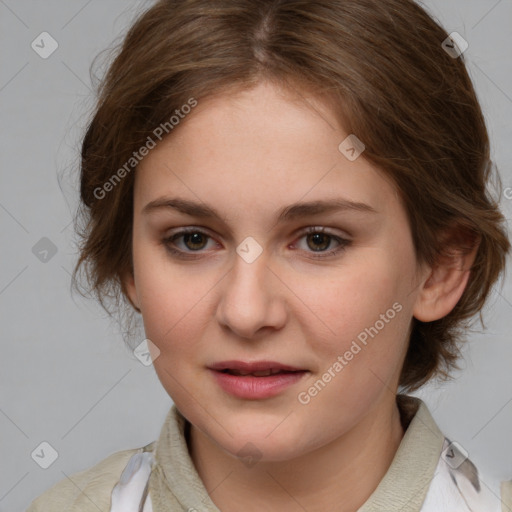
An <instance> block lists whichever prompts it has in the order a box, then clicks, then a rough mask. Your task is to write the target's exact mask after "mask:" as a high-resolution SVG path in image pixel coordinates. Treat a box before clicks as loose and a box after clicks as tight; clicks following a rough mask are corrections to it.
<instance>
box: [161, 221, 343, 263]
mask: <svg viewBox="0 0 512 512" xmlns="http://www.w3.org/2000/svg"><path fill="white" fill-rule="evenodd" d="M302 239H305V241H306V248H304V247H302V248H301V250H303V251H305V252H309V253H310V256H308V257H312V258H318V259H320V258H328V257H332V256H335V255H336V254H338V253H339V252H341V251H343V250H345V248H346V247H348V246H349V245H350V244H351V241H350V240H347V239H345V238H343V237H341V236H338V235H334V234H332V233H329V232H327V231H326V230H325V228H323V227H309V228H307V230H306V231H305V232H303V234H302V236H300V238H299V240H302ZM209 241H213V238H212V237H211V236H210V235H208V234H207V233H205V232H204V231H202V230H200V229H198V228H194V227H190V228H186V229H182V230H181V231H178V232H176V233H174V234H172V235H170V236H168V237H166V238H164V239H163V240H162V243H163V245H164V246H165V248H166V250H167V251H168V252H169V253H171V254H172V255H173V256H175V257H177V258H183V259H196V258H200V257H201V255H202V252H203V249H207V248H208V242H209ZM333 241H334V242H335V244H336V245H335V247H334V248H333V249H330V250H328V249H329V248H330V247H331V246H332V243H333ZM180 242H181V243H180ZM217 245H218V244H217ZM214 246H215V243H214ZM194 252H195V253H197V254H194ZM311 253H317V254H311Z"/></svg>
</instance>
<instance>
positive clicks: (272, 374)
mask: <svg viewBox="0 0 512 512" xmlns="http://www.w3.org/2000/svg"><path fill="white" fill-rule="evenodd" d="M208 369H209V370H211V371H212V372H213V375H214V377H215V380H216V382H217V383H218V384H219V385H220V387H221V389H223V390H224V391H225V392H227V393H229V394H230V395H233V396H235V397H237V398H243V399H249V400H258V399H265V398H270V397H272V396H275V395H278V394H280V393H281V392H282V391H284V390H285V389H286V388H288V387H289V386H292V385H293V384H295V383H296V382H298V381H299V380H301V379H302V378H303V377H304V375H306V374H307V373H309V371H308V370H306V369H301V368H297V367H294V366H290V365H285V364H281V363H278V362H275V361H256V362H251V363H249V362H244V361H223V362H219V363H215V364H213V365H210V366H209V367H208Z"/></svg>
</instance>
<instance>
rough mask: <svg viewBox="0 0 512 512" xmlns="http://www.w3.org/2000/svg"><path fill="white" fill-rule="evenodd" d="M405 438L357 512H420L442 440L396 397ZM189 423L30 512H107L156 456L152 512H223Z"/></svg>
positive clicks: (178, 422) (170, 422)
mask: <svg viewBox="0 0 512 512" xmlns="http://www.w3.org/2000/svg"><path fill="white" fill-rule="evenodd" d="M397 402H398V405H399V408H400V413H401V418H402V424H403V425H404V428H406V431H405V435H404V437H403V439H402V441H401V443H400V446H399V448H398V450H397V452H396V454H395V457H394V458H393V461H392V463H391V465H390V467H389V469H388V471H387V472H386V474H385V475H384V477H383V479H382V480H381V482H380V483H379V485H378V486H377V488H376V489H375V491H374V492H373V493H372V495H371V496H370V497H369V498H368V500H367V501H366V502H365V504H364V505H363V506H362V507H361V508H360V509H359V510H358V512H387V511H394V512H395V511H397V510H400V512H419V511H420V509H421V506H422V503H423V501H424V499H425V496H426V494H427V491H428V488H429V484H430V482H431V480H432V478H433V476H434V471H435V469H436V466H437V463H438V461H439V457H440V454H441V451H442V448H443V442H444V436H443V434H442V433H441V431H440V430H439V428H438V427H437V425H436V423H435V421H434V419H433V418H432V416H431V414H430V412H429V411H428V408H427V406H426V405H425V403H424V402H422V401H421V400H420V399H418V398H414V397H409V396H405V395H398V396H397ZM186 425H187V422H186V420H185V419H184V418H183V416H182V415H181V414H180V413H179V411H178V410H177V409H176V407H175V406H173V407H171V409H170V411H169V413H168V415H167V418H166V420H165V422H164V425H163V427H162V430H161V433H160V436H159V439H158V441H155V442H153V443H150V444H148V445H146V446H145V447H143V448H139V449H133V450H124V451H121V452H117V453H114V454H112V455H111V456H110V457H107V458H106V459H104V460H103V461H101V462H100V463H99V464H97V465H96V466H94V467H92V468H90V469H88V470H85V471H82V472H80V473H76V474H74V475H72V476H71V477H70V480H68V479H64V480H62V481H60V482H58V483H57V484H56V485H54V486H53V487H52V488H51V489H49V490H48V491H46V492H45V493H44V494H43V495H41V496H40V497H39V498H37V499H36V500H34V501H33V502H32V504H31V506H30V507H29V509H28V510H27V512H56V511H61V510H66V511H67V512H98V511H101V512H109V510H110V504H111V502H110V498H111V494H112V489H113V488H114V486H115V484H116V483H117V482H118V480H119V478H120V475H121V473H122V472H123V469H124V468H125V466H126V464H127V463H128V460H129V459H130V457H131V456H132V455H133V454H135V453H137V452H141V451H150V452H153V453H154V455H155V461H156V464H155V466H154V469H153V472H152V473H151V477H150V481H149V495H150V497H151V501H152V504H153V511H154V512H183V511H186V512H220V511H219V509H218V508H217V507H216V506H215V504H214V503H213V502H212V501H211V499H210V497H209V496H208V493H207V491H206V489H205V487H204V485H203V483H202V481H201V479H200V478H199V475H198V474H197V471H196V470H195V467H194V465H193V462H192V460H191V458H190V456H189V453H188V449H187V443H186V439H185V435H184V430H185V427H186ZM501 493H502V500H503V505H502V508H503V512H512V481H508V482H503V483H502V485H501Z"/></svg>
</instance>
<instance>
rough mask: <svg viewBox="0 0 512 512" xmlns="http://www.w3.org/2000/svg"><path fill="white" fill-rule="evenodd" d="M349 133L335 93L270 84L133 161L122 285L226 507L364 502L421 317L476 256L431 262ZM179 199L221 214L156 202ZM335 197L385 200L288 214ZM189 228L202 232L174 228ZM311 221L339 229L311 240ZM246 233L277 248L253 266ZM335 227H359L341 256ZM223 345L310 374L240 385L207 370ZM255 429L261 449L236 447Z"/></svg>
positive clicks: (225, 354) (385, 457)
mask: <svg viewBox="0 0 512 512" xmlns="http://www.w3.org/2000/svg"><path fill="white" fill-rule="evenodd" d="M302 98H304V95H303V96H302ZM348 135H349V134H348V133H346V132H344V130H343V128H342V127H340V126H339V125H338V124H337V121H336V119H335V118H334V116H333V114H332V113H331V112H330V111H329V109H328V107H327V106H326V105H325V104H324V103H322V101H320V100H318V99H315V98H313V97H311V96H308V97H307V101H305V100H304V99H300V98H299V97H297V96H295V95H293V94H292V92H290V91H288V90H285V89H281V88H279V87H277V86H276V85H272V84H270V83H268V82H261V83H259V84H258V85H257V86H256V87H255V88H253V89H252V90H248V91H247V90H246V91H242V92H239V93H236V94H229V95H224V96H218V97H212V98H209V99H206V100H203V101H200V102H199V105H198V106H197V107H196V108H195V109H194V111H193V113H191V114H190V115H189V116H187V118H186V119H185V120H184V121H182V123H181V124H180V125H179V126H178V127H176V128H175V130H174V131H173V132H172V133H171V135H170V136H168V137H167V139H164V141H163V142H162V143H161V144H160V145H159V146H157V147H156V148H155V149H153V150H152V151H151V152H150V153H149V155H148V156H147V157H146V158H145V159H144V160H143V161H142V162H141V164H140V165H139V167H138V169H137V175H136V182H135V192H134V228H133V259H134V272H133V275H128V276H126V287H127V290H128V294H129V298H130V300H131V301H132V303H133V304H134V305H135V306H136V307H138V308H139V309H140V310H141V313H142V316H143V321H144V325H145V329H146V335H147V337H148V338H149V339H150V340H151V341H152V342H153V343H154V344H155V346H156V347H158V350H159V354H158V357H156V354H157V352H156V351H155V350H154V349H153V354H154V357H156V358H155V360H154V367H155V370H156V372H157V374H158V377H159V379H160V381H161V383H162V385H163V386H164V388H165V389H166V391H167V392H168V393H169V395H170V396H171V397H172V399H173V401H174V402H175V403H176V405H177V407H178V409H179V410H180V411H181V412H182V414H183V415H184V416H185V417H186V418H187V419H188V420H189V421H190V422H191V424H192V429H191V436H190V440H189V450H190V453H191V456H192V459H193V461H194V464H195V466H196V468H197V470H198V472H199V475H200V476H201V478H202V480H203V482H204V483H205V486H206V488H207V489H208V490H209V491H210V492H211V498H212V500H213V501H214V502H215V503H216V505H217V506H218V507H219V508H220V509H221V510H222V511H223V512H226V511H239V510H245V511H252V510H286V511H295V510H297V511H299V510H304V509H306V510H308V511H310V512H313V511H317V510H318V511H320V510H322V511H323V512H325V511H330V510H336V511H337V512H340V511H341V512H343V511H347V512H348V511H355V510H357V508H358V507H360V506H361V505H362V504H363V503H364V502H365V501H366V500H367V498H368V497H369V495H370V494H371V493H372V492H373V491H374V489H375V488H376V487H377V485H378V483H379V482H380V480H381V479H382V477H383V476H384V474H385V472H386V470H387V469H388V467H389V465H390V464H391V461H392V459H393V456H394V455H395V452H396V450H397V448H398V446H399V444H400V441H401V439H402V437H403V430H402V427H401V424H400V417H399V412H398V409H397V406H396V402H395V395H396V391H397V387H398V379H399V374H400V370H401V367H402V363H403V360H404V357H405V352H406V349H407V344H408V333H409V327H410V323H411V319H412V317H413V316H416V317H417V318H418V319H420V320H423V321H430V320H434V319H437V318H441V317H443V316H445V315H446V314H447V313H448V312H449V311H451V309H452V308H453V307H454V306H455V304H456V303H457V301H458V300H459V298H460V296H461V294H462V292H463V290H464V287H465V285H466V282H467V278H468V276H469V271H468V270H464V268H466V269H467V268H469V265H470V264H471V261H472V259H471V258H472V256H474V253H473V254H472V255H469V256H467V257H463V256H460V257H459V258H458V259H457V258H454V259H453V260H450V262H449V264H448V263H447V264H446V265H444V266H439V268H437V267H436V268H435V269H431V268H427V267H423V266H419V265H418V264H417V261H416V258H415V252H414V248H413V244H412V238H411V233H410V229H409V225H408V221H407V216H406V213H405V210H404V209H403V206H402V205H401V203H400V201H399V200H398V196H397V194H396V190H395V188H394V185H393V184H392V183H391V182H390V180H389V179H388V178H386V177H385V176H384V175H383V174H382V172H381V171H379V170H378V169H376V168H374V167H373V166H372V165H371V164H370V163H369V162H368V161H366V160H365V158H364V153H363V154H362V155H361V156H360V157H359V158H357V159H356V160H355V161H353V162H352V161H349V160H348V159H347V158H345V156H344V155H343V154H342V153H341V152H340V151H339V149H338V145H339V144H340V142H341V141H343V140H344V139H345V138H346V137H347V136H348ZM177 197H179V198H182V199H187V200H190V201H195V202H197V203H200V204H208V205H209V206H211V207H212V208H214V209H215V210H217V211H218V212H219V214H220V218H219V219H208V218H199V217H195V216H190V215H186V214H183V213H180V212H178V211H176V210H175V209H172V208H169V207H159V208H153V209H150V210H146V211H143V209H144V208H145V207H146V205H147V204H148V203H150V202H152V201H155V200H162V199H166V198H177ZM333 198H344V199H348V200H350V201H357V202H361V203H365V204H367V205H369V206H371V207H372V208H373V209H374V210H375V211H376V212H375V213H372V212H364V211H338V212H334V213H333V212H331V213H322V214H318V215H309V216H308V217H306V218H297V219H293V220H287V221H283V222H279V223H278V222H277V214H278V212H279V211H280V210H281V209H282V208H284V207H286V206H289V205H291V204H292V203H296V202H306V201H314V200H326V199H333ZM184 227H194V228H197V229H199V230H200V231H201V232H203V233H205V235H206V236H204V235H203V237H197V235H196V238H195V239H193V240H190V239H189V240H188V242H187V243H186V240H187V239H186V238H184V237H180V238H177V239H175V240H174V242H172V241H169V238H170V237H171V236H172V235H175V234H176V233H177V232H178V231H180V229H182V228H184ZM308 227H318V228H322V227H323V228H324V229H325V231H326V232H327V233H328V234H329V235H332V237H329V236H327V237H324V238H322V237H320V238H317V239H314V238H313V236H312V235H309V236H308V235H307V234H306V233H304V230H305V229H306V228H308ZM249 236H250V237H252V238H254V239H255V240H256V241H257V243H258V244H259V246H261V248H262V250H263V251H262V253H261V254H260V255H259V256H258V257H257V258H256V259H255V260H254V261H253V262H252V263H248V262H247V261H245V260H244V259H243V258H242V257H241V256H240V255H239V254H237V252H236V248H237V246H239V244H241V242H242V241H244V240H245V239H246V237H249ZM334 237H340V238H343V239H346V240H348V241H349V242H348V244H347V245H346V246H345V247H344V248H342V250H341V251H340V252H338V253H337V254H334V255H329V251H331V250H333V249H336V248H337V247H338V246H339V244H338V242H336V239H335V238H334ZM166 240H167V241H166ZM329 243H330V245H329ZM169 247H171V248H174V249H177V250H181V251H183V252H184V253H185V254H187V255H191V258H190V259H186V258H179V257H177V256H175V255H173V254H171V253H170V252H169V251H168V248H169ZM322 255H323V258H321V256H322ZM315 256H316V258H315ZM192 258H193V259H192ZM393 304H399V305H400V306H401V308H400V311H399V312H397V313H396V315H394V318H393V319H390V320H389V321H388V322H385V325H384V327H383V328H381V329H380V330H379V332H378V334H377V335H375V336H374V337H373V338H372V337H369V338H368V342H367V345H366V346H363V347H362V349H361V350H360V351H359V352H358V353H357V354H355V355H354V356H353V358H352V359H351V360H350V361H347V364H346V365H344V366H343V369H342V371H339V372H337V373H336V372H335V375H336V376H335V377H333V378H331V380H330V382H328V383H327V384H326V385H325V387H324V388H323V389H321V391H320V392H318V393H317V394H316V395H315V396H314V397H311V399H310V401H309V402H308V403H307V404H303V403H300V402H299V400H298V395H299V393H301V392H304V391H307V390H308V389H309V388H310V387H311V386H312V385H313V384H314V383H315V381H317V380H318V379H319V378H322V375H323V374H324V373H325V372H326V371H327V370H328V368H332V366H333V364H334V363H335V362H336V361H337V360H338V359H337V358H338V356H340V355H343V354H345V353H346V351H347V350H349V349H350V347H351V344H352V342H353V341H354V340H356V339H357V336H358V335H359V334H360V333H361V332H362V331H364V329H365V328H370V327H371V326H375V324H376V321H377V320H379V319H380V318H382V317H381V315H382V314H386V311H388V310H389V309H390V308H392V306H393ZM225 360H243V361H250V362H252V361H261V360H272V361H278V362H281V363H283V364H288V365H292V366H295V367H298V368H303V369H306V370H308V373H307V374H305V376H304V377H303V378H302V380H301V381H300V382H298V383H296V384H294V385H292V386H291V387H289V388H287V389H286V390H284V391H282V392H281V393H280V394H279V395H277V396H275V397H272V398H267V399H261V400H247V399H240V398H236V397H233V396H231V395H229V394H227V393H226V392H224V391H223V390H222V389H221V388H220V387H219V386H218V384H217V383H216V381H215V379H214V378H213V376H212V374H211V372H210V371H209V370H208V369H207V366H209V365H210V364H212V363H215V362H220V361H225ZM247 443H252V444H251V445H249V446H251V448H250V450H252V452H253V455H254V457H255V458H256V459H258V460H257V463H255V464H247V463H246V462H247V461H245V463H244V461H243V460H241V459H240V458H237V454H238V453H239V451H240V450H241V449H242V448H243V447H244V446H247Z"/></svg>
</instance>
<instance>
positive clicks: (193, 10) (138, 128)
mask: <svg viewBox="0 0 512 512" xmlns="http://www.w3.org/2000/svg"><path fill="white" fill-rule="evenodd" d="M447 37H448V34H447V33H446V32H445V30H444V29H443V28H441V26H440V25H439V24H438V23H437V22H435V21H434V20H433V18H431V17H430V16H429V15H428V14H427V13H426V12H425V11H424V10H423V9H422V8H420V7H419V6H418V5H416V4H415V3H414V2H413V1H412V0H387V1H386V2H382V1H381V0H317V1H315V2H311V1H309V0H258V1H256V2H255V1H254V0H165V1H164V0H161V1H159V2H157V3H156V4H155V5H154V6H153V7H151V8H150V9H149V10H148V11H146V12H145V13H144V14H142V15H141V16H140V17H139V19H138V20H137V21H136V23H135V24H134V25H133V26H132V27H131V29H130V30H129V32H128V34H127V36H126V38H125V39H124V41H123V43H122V47H121V50H120V52H119V53H118V55H117V57H116V58H115V60H114V61H113V63H112V64H111V66H110V68H109V69H108V72H107V74H106V76H105V78H104V80H103V81H102V83H101V86H100V89H99V101H98V105H97V108H96V111H95V115H94V118H93V119H92V122H91V123H90V125H89V127H88V130H87V133H86V135H85V137H84V140H83V146H82V155H81V156H82V160H81V191H80V192H81V200H82V203H83V204H82V211H81V212H80V213H81V216H79V217H78V218H79V219H80V220H82V221H84V222H85V223H84V224H83V225H82V227H81V228H80V227H79V226H78V225H77V229H79V231H81V236H82V243H81V253H80V258H79V261H78V263H77V266H76V268H75V274H74V277H75V282H76V277H77V275H78V273H79V272H80V271H84V272H85V277H86V280H87V284H88V289H89V291H91V292H93V293H94V294H95V295H96V296H97V298H98V299H99V300H100V302H101V304H102V305H103V306H104V307H106V308H107V304H109V305H110V306H112V303H111V302H110V299H114V301H115V308H114V309H117V310H119V308H120V306H122V304H124V305H125V306H126V302H125V301H126V299H127V297H126V293H125V292H126V290H125V289H124V287H123V276H125V275H126V272H130V271H131V268H132V261H131V235H132V215H133V212H132V210H133V184H134V173H135V168H136V161H133V158H132V157H133V154H134V152H136V151H137V150H139V148H141V147H142V146H143V145H144V144H146V143H147V141H148V137H153V138H154V135H153V136H152V134H154V130H155V128H156V127H158V126H160V125H162V124H163V123H168V124H169V119H170V117H171V116H173V115H174V113H175V112H176V109H180V107H182V106H183V105H185V104H187V103H188V102H190V99H191V98H193V99H194V101H196V100H195V99H197V101H199V102H201V100H202V99H204V98H206V97H209V96H211V95H213V94H222V93H225V92H227V91H229V90H234V89H239V90H240V89H244V88H250V87H251V86H253V85H255V84H256V83H257V82H258V81H260V80H262V79H266V80H272V81H274V82H276V83H278V84H281V85H284V86H286V87H289V88H290V90H295V91H302V92H311V93H313V94H316V95H318V96H320V95H322V96H324V97H325V98H329V99H330V101H331V105H332V106H333V108H334V109H335V112H336V114H337V115H338V118H339V120H340V124H341V126H343V128H344V129H345V130H346V131H347V132H348V133H353V134H356V135H357V137H358V138H359V139H361V140H362V141H363V142H364V144H365V145H366V150H365V152H364V157H365V158H366V159H368V160H369V161H370V162H372V163H373V164H375V165H377V166H378V167H379V168H381V169H382V171H383V172H384V173H385V174H386V175H388V176H389V177H390V178H391V179H392V180H393V182H394V183H395V184H396V186H397V189H398V190H399V195H400V199H401V200H402V201H403V205H404V207H405V209H406V211H407V214H408V218H409V222H410V226H411V231H412V236H413V242H414V247H415V250H416V255H417V258H418V262H426V263H428V264H429V265H433V264H434V263H435V261H436V259H437V258H438V257H440V256H441V255H442V254H443V253H444V252H446V251H447V250H448V248H449V245H450V244H449V243H448V245H446V241H445V243H443V240H442V236H441V235H442V234H443V233H444V232H445V230H447V229H448V228H452V229H454V230H455V231H454V232H455V233H456V236H455V237H454V238H453V239H452V242H451V244H452V246H453V245H454V246H455V247H457V248H458V249H461V248H462V247H461V245H463V241H464V240H467V239H468V236H467V235H473V237H474V240H477V241H479V242H480V245H479V248H478V252H477V256H476V260H475V262H474V265H473V267H472V271H471V275H470V279H469V282H468V285H467V287H466V289H465V291H464V294H463V295H462V297H461V299H460V301H459V302H458V304H457V305H456V307H455V308H454V309H453V311H452V312H450V314H448V315H447V316H446V317H444V318H442V319H440V320H437V321H434V322H427V323H424V322H420V321H418V320H417V319H413V321H412V325H411V335H410V344H409V350H408V352H407V355H406V359H405V362H404V366H403V370H402V375H401V378H400V385H401V386H402V387H404V388H405V389H409V390H414V389H417V388H418V387H420V386H421V385H422V384H424V383H425V382H426V381H427V380H429V379H430V378H431V377H433V376H434V375H435V374H438V375H440V376H443V377H445V378H447V377H448V371H449V370H450V369H451V368H452V367H455V368H458V366H457V364H456V360H457V358H458V357H459V355H460V351H459V347H458V344H459V343H460V342H461V339H462V333H463V329H462V327H464V328H466V327H467V326H468V324H467V322H466V321H467V320H468V319H469V318H470V317H472V316H473V315H475V314H476V313H477V312H480V321H481V322H482V325H483V321H482V316H481V308H482V306H483V304H484V302H485V300H486V298H487V296H488V295H489V292H490V290H491V289H492V286H493V285H494V283H495V282H496V280H497V279H498V277H499V275H500V273H501V272H502V270H503V269H504V265H505V257H506V254H507V252H508V250H509V247H510V244H509V240H508V238H507V235H506V232H505V230H504V228H503V226H502V223H503V216H502V215H501V213H500V211H499V209H498V206H497V202H496V200H495V199H493V198H492V197H491V195H490V194H489V191H488V189H487V186H488V181H489V179H490V177H491V170H492V168H493V165H492V162H491V161H490V150H489V139H488V134H487V130H486V125H485V121H484V118H483V115H482V112H481V109H480V105H479V103H478V100H477V97H476V94H475V91H474V89H473V85H472V83H471V80H470V78H469V76H468V73H467V70H466V67H465V65H464V61H463V56H460V57H458V58H454V57H453V56H450V55H449V54H448V53H447V52H446V51H445V50H444V49H443V47H442V42H443V41H444V40H445V39H446V38H447ZM340 142H341V141H340ZM130 159H132V160H130ZM126 162H131V164H130V167H127V166H126ZM121 168H124V169H125V172H118V177H119V178H122V179H119V180H117V181H116V182H115V183H113V182H112V177H113V174H115V173H116V170H118V169H119V170H120V169H121ZM131 168H133V169H134V170H133V172H129V171H130V170H131ZM109 180H110V183H111V185H112V186H109V187H108V194H107V193H105V194H104V193H103V192H105V191H106V188H105V184H106V183H107V182H109ZM498 180H499V177H498ZM98 190H102V191H103V192H101V194H100V193H98ZM100 195H101V197H98V196H100ZM103 196H105V197H103ZM457 236H458V238H457ZM469 238H471V236H469ZM452 248H453V247H452ZM467 249H469V248H467ZM107 310H108V308H107Z"/></svg>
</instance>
